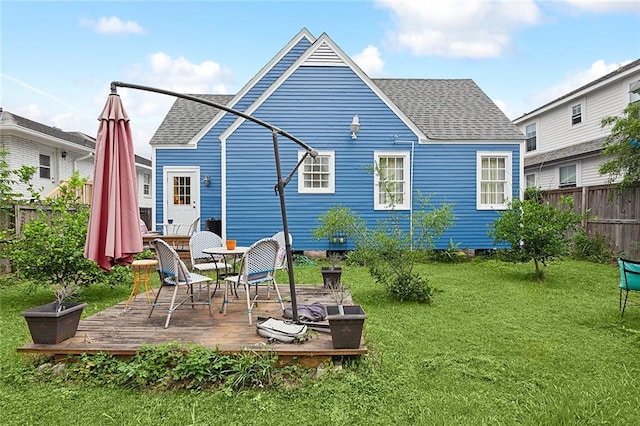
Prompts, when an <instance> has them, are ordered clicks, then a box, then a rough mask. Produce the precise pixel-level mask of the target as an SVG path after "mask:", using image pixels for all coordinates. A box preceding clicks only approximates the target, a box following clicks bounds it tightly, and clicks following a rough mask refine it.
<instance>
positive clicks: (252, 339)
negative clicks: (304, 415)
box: [18, 284, 367, 366]
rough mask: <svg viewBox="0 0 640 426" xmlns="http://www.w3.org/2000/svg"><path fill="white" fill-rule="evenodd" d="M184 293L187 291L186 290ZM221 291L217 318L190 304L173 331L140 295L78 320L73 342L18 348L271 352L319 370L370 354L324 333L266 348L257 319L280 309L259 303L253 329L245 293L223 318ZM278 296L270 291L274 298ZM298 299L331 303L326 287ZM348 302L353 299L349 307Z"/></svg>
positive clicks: (304, 288)
mask: <svg viewBox="0 0 640 426" xmlns="http://www.w3.org/2000/svg"><path fill="white" fill-rule="evenodd" d="M223 288H224V287H223ZM278 288H279V289H280V292H281V293H282V297H283V298H284V300H285V307H286V306H290V305H291V304H290V300H291V299H290V293H289V286H288V285H286V284H281V285H279V286H278ZM180 290H181V291H184V289H180ZM262 290H264V286H263V288H262V289H261V291H262ZM156 291H157V289H156ZM222 291H223V289H222V290H221V289H218V291H217V292H216V294H215V296H214V298H213V306H212V314H213V316H209V311H208V309H207V307H206V306H201V305H199V306H196V307H195V308H192V307H191V306H190V305H188V306H187V305H183V306H181V307H180V308H178V309H177V310H176V311H175V312H174V313H173V315H172V316H171V322H170V324H169V328H167V329H165V328H164V323H165V320H166V313H167V310H166V307H165V306H168V305H164V306H160V307H156V309H155V310H154V311H153V315H152V316H151V318H149V317H148V314H149V305H148V303H147V299H146V297H145V295H144V293H142V294H139V295H138V297H137V298H136V300H132V301H131V302H130V303H129V307H128V308H125V301H122V302H121V303H118V304H117V305H115V306H112V307H111V308H108V309H105V310H104V311H102V312H99V313H97V314H95V315H92V316H90V317H88V318H85V319H82V320H80V325H79V327H78V332H77V334H76V335H75V337H72V338H70V339H67V340H65V341H64V342H61V343H58V344H53V345H43V344H33V343H31V344H27V345H25V346H22V347H20V348H18V352H22V353H40V354H47V355H52V356H54V357H56V358H63V357H65V356H67V355H77V354H81V353H98V352H104V353H110V354H113V355H117V356H132V355H134V354H135V353H136V351H137V350H138V349H139V348H140V346H141V345H144V344H161V343H168V342H180V343H184V344H198V345H202V346H205V347H208V348H212V349H213V348H218V350H219V351H220V352H223V353H238V352H241V351H243V350H254V351H259V352H262V351H271V352H275V353H277V354H278V356H279V359H280V361H281V363H283V364H286V363H289V362H291V361H292V360H295V361H296V362H299V363H301V364H304V365H307V366H315V365H318V364H319V363H321V362H323V361H325V360H327V359H330V358H332V357H334V356H353V355H363V354H366V353H367V348H366V346H364V344H363V343H362V342H361V344H360V347H359V348H358V349H333V345H332V342H331V334H330V333H325V332H312V333H311V338H310V339H309V340H308V341H306V342H304V343H299V344H295V343H294V344H287V343H267V339H265V338H263V337H261V336H259V335H258V334H257V332H256V320H257V319H258V317H269V316H271V317H274V318H282V312H281V308H280V305H279V304H278V303H258V304H257V305H256V306H255V307H254V309H253V325H249V319H248V316H247V305H246V299H245V298H244V291H243V290H239V291H238V295H239V298H238V299H236V298H235V296H232V297H230V299H229V300H230V301H231V302H230V303H229V304H228V305H227V315H222V314H221V313H219V307H220V306H221V304H222ZM172 292H173V288H172V287H165V288H164V289H163V290H162V292H161V293H160V301H169V300H170V297H171V294H172ZM274 293H275V292H273V291H272V294H271V298H272V299H273V298H274ZM296 295H297V298H296V300H297V303H298V306H300V305H309V304H311V303H313V302H317V301H318V302H321V303H323V304H325V305H328V304H331V301H330V298H329V297H328V295H327V294H326V293H325V291H324V290H323V288H322V285H317V286H313V285H297V286H296ZM349 302H350V300H348V301H347V303H345V304H348V303H349ZM319 324H322V323H319ZM325 324H326V322H325Z"/></svg>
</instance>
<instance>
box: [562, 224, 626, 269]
mask: <svg viewBox="0 0 640 426" xmlns="http://www.w3.org/2000/svg"><path fill="white" fill-rule="evenodd" d="M571 256H572V257H573V258H574V259H577V260H587V261H590V262H595V263H610V262H611V261H613V260H614V259H615V257H616V254H615V251H614V250H613V249H612V248H611V245H610V244H609V241H608V240H607V237H606V236H604V235H600V234H595V235H588V234H587V233H586V232H585V231H584V230H583V229H581V230H579V231H578V232H576V233H575V235H574V236H573V244H572V247H571Z"/></svg>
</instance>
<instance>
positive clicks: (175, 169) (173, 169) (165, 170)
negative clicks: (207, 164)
mask: <svg viewBox="0 0 640 426" xmlns="http://www.w3.org/2000/svg"><path fill="white" fill-rule="evenodd" d="M180 172H185V173H193V172H195V174H196V181H195V182H194V183H193V184H194V186H195V185H198V199H197V200H195V201H196V205H197V209H196V216H195V217H199V216H200V214H201V211H200V200H201V198H202V197H201V194H200V187H199V185H200V166H164V167H162V217H163V218H164V217H165V215H166V214H167V210H168V207H169V199H168V197H167V188H168V187H169V181H168V175H169V173H180ZM154 216H155V215H154ZM163 221H164V219H163Z"/></svg>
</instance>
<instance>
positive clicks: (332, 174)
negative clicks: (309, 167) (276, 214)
mask: <svg viewBox="0 0 640 426" xmlns="http://www.w3.org/2000/svg"><path fill="white" fill-rule="evenodd" d="M305 152H306V151H298V161H300V159H301V158H302V156H303V155H304V154H305ZM318 157H329V187H328V188H305V186H304V174H305V173H304V163H303V164H302V165H300V169H298V193H299V194H335V192H336V153H335V151H318ZM309 158H311V157H307V159H309ZM305 161H306V160H305Z"/></svg>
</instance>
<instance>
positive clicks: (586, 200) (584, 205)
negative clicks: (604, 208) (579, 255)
mask: <svg viewBox="0 0 640 426" xmlns="http://www.w3.org/2000/svg"><path fill="white" fill-rule="evenodd" d="M588 206H589V187H588V186H583V187H582V207H581V208H580V213H581V214H582V229H584V231H585V232H587V231H588V230H587V215H586V213H587V208H588Z"/></svg>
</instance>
